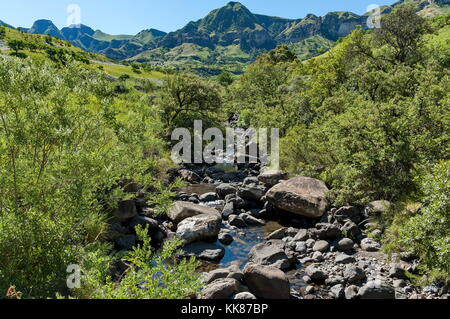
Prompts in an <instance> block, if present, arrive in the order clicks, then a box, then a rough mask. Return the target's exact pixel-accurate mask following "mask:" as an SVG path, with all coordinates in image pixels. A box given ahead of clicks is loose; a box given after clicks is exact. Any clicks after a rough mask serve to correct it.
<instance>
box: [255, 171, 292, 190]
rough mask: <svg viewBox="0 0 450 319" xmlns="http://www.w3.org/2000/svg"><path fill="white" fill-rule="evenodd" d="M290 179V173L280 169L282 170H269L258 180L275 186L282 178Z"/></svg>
mask: <svg viewBox="0 0 450 319" xmlns="http://www.w3.org/2000/svg"><path fill="white" fill-rule="evenodd" d="M287 179H288V173H286V172H283V171H280V170H269V171H265V172H263V173H261V174H260V175H259V176H258V180H259V181H260V182H261V183H263V184H265V185H269V186H275V185H277V184H278V183H279V182H280V181H282V180H287Z"/></svg>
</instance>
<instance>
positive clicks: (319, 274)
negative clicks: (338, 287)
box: [305, 264, 328, 282]
mask: <svg viewBox="0 0 450 319" xmlns="http://www.w3.org/2000/svg"><path fill="white" fill-rule="evenodd" d="M305 273H306V274H307V275H308V277H309V278H311V280H312V281H313V282H324V281H325V280H326V279H327V278H328V274H327V273H326V271H325V270H324V269H323V268H322V267H320V265H319V264H312V265H309V266H308V267H306V269H305Z"/></svg>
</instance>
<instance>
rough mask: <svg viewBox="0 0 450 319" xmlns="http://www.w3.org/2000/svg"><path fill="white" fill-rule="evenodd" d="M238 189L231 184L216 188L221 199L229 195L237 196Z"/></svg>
mask: <svg viewBox="0 0 450 319" xmlns="http://www.w3.org/2000/svg"><path fill="white" fill-rule="evenodd" d="M236 192H237V189H236V188H235V187H234V186H233V185H230V184H220V185H219V186H217V188H216V193H217V195H219V197H220V198H222V199H224V198H225V197H226V196H227V195H231V194H236Z"/></svg>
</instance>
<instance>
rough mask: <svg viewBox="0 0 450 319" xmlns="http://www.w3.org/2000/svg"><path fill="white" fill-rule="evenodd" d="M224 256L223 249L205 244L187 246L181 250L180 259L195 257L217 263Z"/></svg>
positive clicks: (198, 243) (197, 243)
mask: <svg viewBox="0 0 450 319" xmlns="http://www.w3.org/2000/svg"><path fill="white" fill-rule="evenodd" d="M223 256H225V249H224V248H223V247H221V246H219V245H216V244H212V243H205V242H196V243H192V244H188V245H186V246H184V247H183V248H182V253H181V257H197V258H198V259H202V260H206V261H218V260H221V259H222V258H223Z"/></svg>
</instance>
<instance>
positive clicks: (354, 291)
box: [345, 285, 358, 299]
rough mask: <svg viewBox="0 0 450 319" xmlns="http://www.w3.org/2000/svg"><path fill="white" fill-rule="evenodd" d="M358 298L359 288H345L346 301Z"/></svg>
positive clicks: (353, 286) (352, 286)
mask: <svg viewBox="0 0 450 319" xmlns="http://www.w3.org/2000/svg"><path fill="white" fill-rule="evenodd" d="M357 296H358V287H356V286H355V285H351V286H348V287H347V288H345V299H356V297H357Z"/></svg>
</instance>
